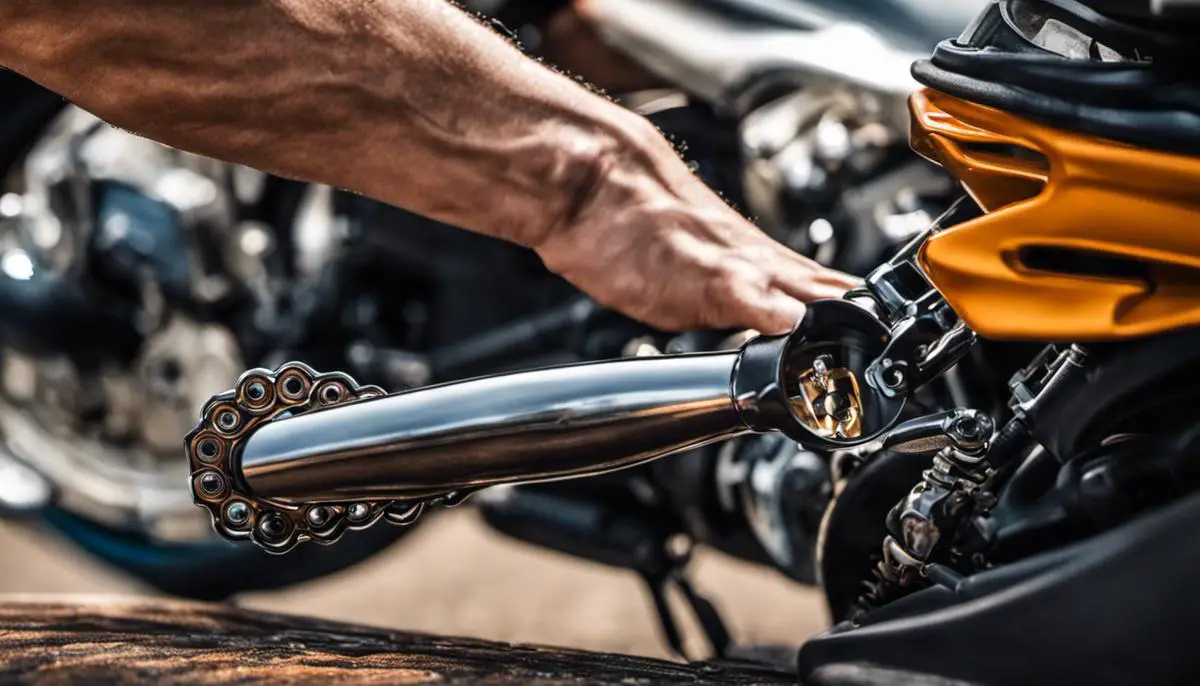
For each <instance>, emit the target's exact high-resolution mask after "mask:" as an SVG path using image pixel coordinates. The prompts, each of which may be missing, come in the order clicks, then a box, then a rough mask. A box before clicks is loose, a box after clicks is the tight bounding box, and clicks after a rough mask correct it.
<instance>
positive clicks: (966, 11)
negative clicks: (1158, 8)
mask: <svg viewBox="0 0 1200 686" xmlns="http://www.w3.org/2000/svg"><path fill="white" fill-rule="evenodd" d="M988 1H989V0H709V3H710V4H712V5H715V6H722V7H724V8H726V9H727V10H730V11H733V12H736V13H738V14H742V15H746V16H752V17H756V18H758V19H761V20H763V21H769V22H774V23H779V24H782V25H786V26H793V27H801V28H813V27H817V26H821V25H826V24H830V23H834V22H847V21H848V22H855V23H858V24H863V25H866V26H869V27H871V28H872V29H873V30H875V31H876V32H877V33H879V34H881V35H883V36H885V37H886V38H888V39H889V40H891V41H893V42H894V43H895V44H896V45H898V46H901V47H905V48H909V49H913V50H919V51H924V50H932V49H933V47H934V46H935V45H937V43H938V42H939V41H941V40H944V39H946V38H953V37H955V36H957V35H958V34H959V33H961V32H962V30H963V29H964V28H966V26H967V24H969V23H970V22H971V20H972V19H974V18H975V16H976V15H977V14H979V12H980V11H981V10H982V9H983V7H984V6H985V5H987V4H988ZM1145 1H1146V2H1149V0H1145Z"/></svg>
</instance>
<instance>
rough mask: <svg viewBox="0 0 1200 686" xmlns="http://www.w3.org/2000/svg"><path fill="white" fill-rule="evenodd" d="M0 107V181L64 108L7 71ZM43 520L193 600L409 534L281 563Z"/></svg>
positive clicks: (238, 548) (385, 531) (242, 550)
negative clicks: (165, 543) (164, 543)
mask: <svg viewBox="0 0 1200 686" xmlns="http://www.w3.org/2000/svg"><path fill="white" fill-rule="evenodd" d="M0 102H2V103H4V106H3V107H0V178H3V177H4V176H5V174H6V173H7V171H8V170H9V169H10V168H12V167H13V165H15V164H17V163H19V162H20V160H21V159H22V157H23V156H24V155H25V154H26V153H27V152H28V150H29V148H30V147H31V146H32V145H33V144H34V143H35V142H36V141H37V140H38V137H39V136H40V135H41V134H42V132H43V131H44V130H45V129H46V127H47V126H48V125H49V124H50V123H51V122H52V121H53V119H54V117H55V116H56V115H57V114H58V113H59V112H61V111H62V109H63V108H64V107H65V106H66V104H67V103H66V101H65V100H63V99H62V98H61V97H59V96H57V95H55V94H53V93H51V92H49V91H47V90H45V89H43V88H42V87H40V86H38V85H37V84H35V83H33V82H31V81H29V80H27V79H25V78H22V77H21V76H19V75H17V74H15V73H12V72H6V71H0ZM180 440H182V436H181V437H180ZM181 459H182V457H181ZM34 466H35V467H36V465H34ZM41 517H42V520H43V521H44V522H45V523H46V524H48V525H49V526H50V527H51V528H53V529H55V530H57V531H58V532H59V533H61V534H62V535H64V536H65V537H66V538H67V539H69V540H70V541H71V542H72V543H74V544H75V545H77V546H79V547H80V548H83V549H84V550H85V551H87V552H88V553H89V554H91V555H93V556H95V557H97V558H99V559H100V560H102V561H103V562H105V563H107V564H109V565H111V566H113V567H116V568H117V569H119V570H121V571H123V572H124V573H126V574H129V575H130V576H132V577H134V578H136V579H138V580H140V581H142V582H144V583H146V584H149V585H150V586H152V587H154V588H156V589H158V590H160V591H162V592H164V593H168V594H171V595H175V596H180V597H185V598H191V599H196V600H223V599H226V598H228V597H230V596H232V595H234V594H237V593H239V592H244V591H254V590H262V589H272V588H279V587H281V586H287V585H290V584H296V583H300V582H303V581H307V580H309V579H314V578H317V577H321V576H325V575H327V574H332V573H334V572H337V571H339V570H341V569H344V568H346V567H349V566H351V565H354V564H357V563H359V562H361V561H362V560H365V559H366V558H368V557H370V556H372V555H374V554H375V553H377V552H379V551H381V550H383V549H384V548H387V547H388V546H390V545H392V544H393V543H395V542H396V541H397V540H399V539H400V538H401V537H402V536H403V535H404V534H405V532H406V531H407V529H404V528H399V527H383V526H381V527H375V528H373V529H371V530H368V531H360V532H351V533H350V534H348V535H347V536H346V537H345V538H343V539H342V541H341V542H340V543H339V544H338V545H336V546H332V547H325V546H320V545H308V546H304V547H302V548H300V549H297V550H296V551H294V552H293V553H292V554H290V555H287V556H286V557H284V556H276V555H270V554H268V553H266V552H264V551H262V550H260V549H258V548H256V547H254V546H252V545H249V544H234V543H229V542H226V541H222V540H218V539H215V538H214V540H213V541H212V542H211V543H203V544H196V545H162V544H160V543H157V542H154V541H151V540H149V539H147V538H145V537H142V536H139V535H137V534H133V533H129V532H123V531H116V530H113V529H108V528H105V527H103V526H100V525H98V524H96V523H95V522H91V521H89V520H87V519H85V518H83V517H80V516H78V515H76V514H73V513H70V512H67V511H65V510H62V509H59V508H57V507H53V506H51V507H50V508H48V509H47V510H46V511H44V512H43V513H41Z"/></svg>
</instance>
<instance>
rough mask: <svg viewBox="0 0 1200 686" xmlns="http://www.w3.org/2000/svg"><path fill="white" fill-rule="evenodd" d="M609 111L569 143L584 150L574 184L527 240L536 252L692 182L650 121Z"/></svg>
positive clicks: (659, 202)
mask: <svg viewBox="0 0 1200 686" xmlns="http://www.w3.org/2000/svg"><path fill="white" fill-rule="evenodd" d="M608 114H609V113H608V112H606V115H608ZM611 115H612V116H606V118H605V120H604V121H603V122H601V123H599V124H597V125H595V126H594V127H593V128H592V131H591V138H590V140H591V141H592V143H591V144H590V145H578V146H574V147H575V149H576V150H586V152H585V153H584V156H583V158H582V159H581V160H578V161H579V163H580V168H579V171H578V173H576V174H575V175H574V179H575V180H576V183H573V184H571V185H570V186H569V187H568V188H567V193H566V195H565V196H564V197H563V199H562V202H561V204H560V208H559V211H558V212H556V213H555V214H554V216H553V217H552V218H551V221H550V222H548V224H547V225H546V227H545V228H544V229H543V231H541V232H540V234H539V235H538V236H537V240H536V241H535V242H533V243H531V244H530V245H529V247H531V248H533V249H534V250H536V251H538V252H539V253H543V252H544V251H545V249H547V248H549V247H551V246H554V247H555V248H557V246H560V245H562V244H563V243H564V241H567V242H569V241H570V238H569V236H570V235H571V234H575V233H577V232H578V231H580V230H582V229H583V228H586V227H588V226H598V225H607V224H611V223H614V222H616V221H617V217H616V215H618V214H620V213H621V212H622V210H624V209H627V208H631V207H645V206H647V205H655V206H664V204H665V203H669V202H670V201H671V200H676V199H680V200H681V199H682V198H681V195H682V194H681V192H680V190H681V189H683V188H686V186H687V184H688V182H694V181H696V179H695V177H694V176H692V174H691V172H690V171H689V170H688V169H687V166H686V165H684V164H683V162H682V161H681V160H680V158H679V156H678V154H677V153H676V152H675V150H674V148H672V147H671V144H670V143H668V142H667V141H666V139H664V138H663V137H662V135H661V134H660V133H659V131H658V129H656V128H655V127H654V125H653V124H651V123H650V122H649V121H647V120H646V119H644V118H643V117H641V116H640V115H637V114H634V113H632V112H629V111H627V110H617V111H616V112H612V113H611ZM543 257H545V255H543Z"/></svg>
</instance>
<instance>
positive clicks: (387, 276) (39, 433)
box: [0, 1, 965, 600]
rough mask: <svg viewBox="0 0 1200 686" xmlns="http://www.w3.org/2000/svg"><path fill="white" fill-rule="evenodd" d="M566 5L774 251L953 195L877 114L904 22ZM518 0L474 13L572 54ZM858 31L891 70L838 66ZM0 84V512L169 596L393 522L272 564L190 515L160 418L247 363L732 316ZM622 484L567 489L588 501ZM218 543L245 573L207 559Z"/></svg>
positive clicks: (277, 576)
mask: <svg viewBox="0 0 1200 686" xmlns="http://www.w3.org/2000/svg"><path fill="white" fill-rule="evenodd" d="M751 4H753V3H751ZM589 5H590V9H589V12H590V13H591V14H589V20H588V22H589V23H588V26H589V30H590V31H592V32H594V33H595V34H596V35H597V40H596V42H595V46H596V47H594V48H589V50H592V51H593V52H588V53H587V54H588V55H591V56H592V57H593V58H599V57H603V56H604V55H609V56H608V57H607V58H606V59H608V60H610V61H613V62H619V63H620V64H621V65H623V66H622V70H617V71H614V72H613V73H614V74H616V76H614V77H612V78H609V76H608V74H609V71H608V70H603V69H601V68H600V67H596V69H597V74H596V76H597V77H598V80H600V81H601V82H602V83H603V84H604V85H607V86H609V87H612V88H617V89H621V90H620V92H619V93H618V96H617V97H618V99H619V101H620V102H622V104H625V105H626V106H627V107H630V108H633V109H636V110H637V111H639V112H641V113H643V114H644V115H646V116H647V117H649V118H650V119H652V120H653V121H655V122H656V123H657V124H658V125H659V126H660V128H662V130H663V131H664V133H666V134H667V135H669V136H672V137H673V138H674V139H675V140H676V141H677V143H678V144H679V146H680V147H681V148H683V147H685V145H686V151H685V154H686V155H687V157H688V159H690V160H694V164H695V168H696V171H697V173H698V174H699V175H700V176H701V177H702V178H704V179H705V180H706V181H707V182H708V183H709V184H710V185H711V186H713V187H714V188H716V189H718V191H720V192H721V193H722V195H724V196H725V197H726V198H727V199H729V200H730V202H731V203H733V204H735V205H736V206H738V207H739V208H741V209H743V211H745V212H747V213H750V214H753V215H756V216H757V217H758V218H759V223H760V225H762V226H763V228H764V230H767V231H769V232H771V233H772V235H774V236H776V237H777V238H778V239H779V240H781V241H784V242H786V243H787V244H788V245H791V246H792V247H794V248H796V249H797V250H801V251H804V252H805V253H807V254H809V255H811V256H813V257H815V258H816V259H819V260H821V261H824V262H826V263H829V264H833V265H835V266H838V267H840V268H842V269H846V270H849V271H856V270H857V271H860V272H865V270H866V268H867V267H868V266H869V265H871V264H874V263H876V262H877V261H878V259H879V256H880V255H882V254H884V253H885V252H887V251H888V250H890V247H889V246H893V245H895V244H897V243H898V242H902V241H903V240H906V239H907V238H908V237H909V236H911V235H912V234H913V232H914V231H916V230H918V228H919V227H920V226H922V225H923V224H925V223H927V221H928V219H929V218H930V216H932V215H936V214H937V213H938V212H940V211H941V209H942V208H944V206H945V205H947V204H948V203H949V199H950V196H951V195H952V193H953V187H952V184H951V183H950V182H949V177H948V176H947V175H944V174H942V173H940V172H939V171H937V168H936V167H935V166H934V165H932V164H928V163H925V162H922V161H920V160H918V159H916V158H914V157H913V156H912V155H911V154H910V153H909V152H908V151H907V150H906V146H905V144H904V134H903V131H904V130H905V129H906V127H907V124H906V123H905V122H904V121H903V117H902V116H900V115H898V114H897V113H898V112H901V110H900V106H901V104H902V102H903V95H904V93H906V92H907V91H908V90H909V89H911V86H912V83H911V81H910V80H908V77H907V75H906V74H903V73H901V72H903V71H904V70H905V69H906V68H907V67H906V65H907V63H908V62H909V61H910V56H911V54H912V50H913V49H914V48H913V46H914V45H917V44H918V43H920V41H917V42H916V43H914V42H912V41H913V39H912V36H909V37H908V38H905V39H904V40H901V39H900V38H898V37H895V36H891V34H888V36H890V37H880V36H879V35H876V33H878V31H883V30H885V29H887V27H886V26H883V25H882V24H876V28H877V29H878V31H876V32H871V31H866V30H859V29H855V28H854V26H852V25H850V24H848V23H847V22H848V21H859V20H863V21H867V19H863V18H862V17H861V16H860V15H843V14H841V13H838V12H828V11H827V12H825V13H824V14H822V15H821V17H822V18H821V19H820V20H819V21H818V20H817V18H815V16H816V15H814V17H810V18H809V20H808V21H806V22H801V21H799V20H798V19H797V17H796V16H791V17H790V18H789V17H787V16H775V15H774V14H772V13H771V12H770V11H768V13H767V14H760V15H758V19H757V20H756V21H757V22H758V24H756V26H757V27H758V28H756V29H755V30H754V31H749V30H747V29H746V28H745V27H744V26H743V25H742V24H741V23H739V22H740V21H741V20H740V19H735V17H734V15H733V14H731V12H732V11H734V10H737V11H738V12H743V11H744V10H745V8H741V9H739V8H738V7H736V6H737V5H738V3H732V4H731V3H729V2H724V1H722V2H716V1H714V2H711V3H671V2H652V3H633V4H629V3H619V2H613V3H589ZM539 6H540V4H539V3H528V2H515V1H514V2H508V3H505V4H504V6H503V7H499V8H496V7H493V8H491V9H490V11H491V12H493V13H494V15H495V16H496V17H498V18H499V19H500V21H501V22H507V24H510V25H512V26H513V27H515V28H516V30H517V31H518V32H519V33H520V34H522V35H523V36H524V39H525V40H526V42H527V43H529V45H530V46H533V47H531V49H533V50H535V51H536V50H540V51H541V52H540V53H536V54H542V53H544V54H546V55H547V56H549V57H550V58H551V59H559V60H561V61H563V62H568V63H569V62H571V56H570V55H568V54H566V52H565V51H564V49H563V47H562V46H563V45H565V44H570V43H571V41H570V40H562V39H558V40H557V42H556V41H555V40H554V39H555V38H556V36H557V34H556V33H555V32H554V31H551V30H549V27H548V26H547V21H548V19H547V17H553V16H560V15H554V14H553V13H550V14H542V15H537V16H535V15H534V14H530V12H531V11H532V10H534V9H536V8H538V7H539ZM797 6H799V5H797ZM543 7H549V5H546V6H543ZM560 9H570V8H567V7H566V6H565V4H560ZM597 12H599V14H597ZM647 12H650V13H651V14H647ZM737 16H738V17H740V16H742V15H741V14H738V15H737ZM906 16H907V15H906ZM913 16H914V17H916V18H917V19H920V20H922V21H923V20H924V19H926V18H927V17H925V15H913ZM522 17H524V18H522ZM911 18H912V17H910V19H911ZM928 18H929V19H930V21H932V17H928ZM964 22H965V19H964ZM919 23H920V21H915V22H913V21H910V24H911V25H915V24H919ZM539 27H540V28H541V30H542V35H543V40H541V42H540V43H538V41H535V40H534V39H533V37H532V34H531V33H530V31H531V30H534V29H537V28H539ZM498 28H500V27H498ZM501 30H503V29H501ZM905 33H906V35H907V34H910V33H912V32H910V31H908V30H906V31H905ZM913 35H917V34H913ZM717 36H724V37H725V38H727V39H729V41H730V42H729V45H730V46H735V45H736V46H737V49H736V50H735V51H733V52H736V53H738V54H740V55H741V57H739V58H738V61H737V63H736V69H722V70H721V72H720V73H721V76H720V78H715V79H707V80H706V79H697V78H696V76H695V74H705V73H708V72H709V71H710V70H711V69H713V64H714V59H719V60H720V61H721V62H725V63H728V64H730V65H732V64H733V62H732V61H731V60H730V57H731V54H730V53H722V54H721V55H713V54H710V53H709V52H706V51H705V50H702V49H701V47H702V46H704V45H708V44H714V39H715V37H717ZM568 37H570V36H568ZM760 37H769V38H770V40H771V41H772V42H771V43H770V44H771V45H774V46H775V47H774V48H772V49H766V46H767V43H763V44H762V45H759V43H760V41H759V40H758V38H760ZM681 39H682V40H681ZM722 40H724V39H722ZM905 41H908V42H905ZM715 42H716V43H720V42H721V41H715ZM931 45H932V39H929V41H928V42H927V44H925V45H924V47H923V48H922V49H923V50H928V47H929V46H931ZM603 51H608V52H603ZM854 52H858V53H862V54H868V53H869V54H870V55H871V57H872V59H873V60H874V62H873V64H876V65H879V66H880V69H882V70H885V71H886V72H887V74H888V75H887V77H886V78H884V77H878V76H874V75H872V74H870V73H864V71H863V70H862V69H858V70H857V71H856V70H849V69H846V68H844V67H843V66H841V65H840V64H839V63H840V62H842V61H843V58H844V57H845V56H846V55H847V54H850V53H854ZM784 57H786V59H782V58H784ZM575 59H576V60H577V61H578V56H577V53H576V57H575ZM585 63H586V60H585ZM631 65H632V66H631ZM689 65H690V66H689ZM689 70H690V71H691V72H694V73H693V75H692V76H686V75H687V73H688V72H689ZM584 73H585V75H587V76H589V77H590V74H587V73H586V72H584ZM716 73H717V72H715V71H714V72H713V74H714V75H715V74H716ZM685 76H686V78H685ZM618 77H619V78H618ZM0 97H2V99H3V102H4V103H5V106H4V110H3V112H2V113H0V178H3V179H4V185H3V187H2V188H0V312H3V315H2V316H0V361H2V369H0V372H2V373H0V434H2V436H3V442H2V446H0V475H3V477H4V478H0V514H4V515H6V516H9V517H14V518H24V519H28V520H32V521H34V522H37V523H41V524H48V525H49V526H51V527H52V528H54V529H56V530H57V531H58V532H60V533H62V534H64V535H65V536H67V537H68V538H69V539H70V540H71V541H73V542H74V543H76V544H77V545H79V546H81V547H82V548H84V549H85V550H87V551H88V552H90V553H92V554H94V555H96V556H98V557H99V558H101V559H102V560H104V561H105V562H107V563H109V564H111V565H114V566H116V567H117V568H119V569H122V570H124V571H126V572H128V573H130V574H132V575H134V576H135V577H137V578H139V579H141V580H143V581H145V582H147V583H149V584H150V585H152V586H154V587H156V588H158V589H161V590H164V591H166V592H168V593H171V594H176V595H182V596H186V597H190V598H197V599H206V600H211V599H223V598H227V597H229V596H230V595H232V594H235V593H238V592H240V591H246V590H255V589H262V588H274V587H277V586H281V585H286V584H290V583H295V582H299V581H303V580H306V579H309V578H313V577H316V576H321V575H324V574H327V573H330V572H332V571H336V570H337V569H341V568H343V567H345V566H348V565H351V564H354V563H356V562H358V561H359V560H362V559H365V558H366V557H368V556H370V555H373V554H375V553H376V552H378V551H379V550H382V549H383V548H385V547H387V546H390V545H392V544H393V543H394V542H395V541H396V540H397V539H398V537H399V536H400V535H401V530H395V531H385V530H372V531H365V532H361V533H359V534H356V535H354V536H352V537H350V538H349V539H348V540H347V542H346V544H345V545H343V546H341V547H339V548H337V549H331V550H326V549H320V550H313V549H305V550H302V551H299V552H297V553H296V555H294V556H292V558H291V559H289V560H288V561H287V562H286V563H284V562H282V561H280V560H279V559H277V558H274V557H271V556H268V555H264V554H261V553H259V552H258V551H256V550H253V549H248V548H244V547H238V546H231V545H229V544H228V543H227V542H225V541H223V540H221V539H219V538H218V537H215V536H214V534H213V533H212V531H211V529H210V527H209V526H208V523H207V521H206V520H205V519H204V518H203V517H202V516H198V515H199V513H197V512H196V511H195V510H194V508H192V506H191V504H190V497H189V495H188V492H187V490H186V489H185V488H183V487H182V484H183V483H185V482H186V475H185V473H184V471H183V470H182V467H181V465H179V464H178V461H177V460H176V459H175V457H176V453H175V451H176V450H177V439H178V436H179V435H182V434H183V433H185V432H186V431H187V430H188V429H189V428H190V427H191V424H192V422H193V418H194V416H195V414H196V412H197V411H198V410H199V408H200V407H201V406H202V405H203V403H204V402H205V400H206V399H207V398H208V397H209V396H210V395H212V394H213V393H215V392H217V391H219V390H220V389H221V388H224V387H226V386H228V384H229V383H231V382H232V381H233V380H234V379H235V378H236V376H237V374H238V371H239V370H241V369H243V368H245V367H248V366H256V365H262V366H266V367H276V366H278V365H279V364H281V363H282V362H284V361H286V360H289V359H304V360H306V361H308V362H310V363H312V364H314V365H317V366H319V367H327V368H338V369H346V370H348V371H349V372H351V373H352V374H353V375H354V376H355V377H356V378H359V379H363V380H364V381H367V382H370V383H374V384H379V385H380V386H382V387H385V388H388V389H392V390H401V389H406V388H414V387H419V386H423V385H427V384H430V383H435V382H440V381H448V380H453V379H459V378H466V377H470V376H473V375H478V374H482V373H491V372H495V371H502V370H506V369H514V368H527V367H530V366H537V365H544V364H552V363H559V362H573V361H584V360H596V359H605V358H610V357H616V356H620V355H622V354H626V353H632V352H637V351H639V350H640V351H646V350H648V349H650V348H655V349H658V348H661V349H665V350H672V351H674V350H681V349H711V348H712V347H713V346H716V345H721V344H722V340H723V339H725V338H727V337H728V334H730V333H732V332H718V333H698V334H690V335H687V336H681V337H672V336H667V335H664V334H662V333H661V332H656V331H651V330H648V329H646V328H645V327H642V326H640V325H637V324H636V323H634V322H630V321H628V320H625V319H623V318H621V317H618V316H616V315H614V314H612V313H609V312H605V311H602V310H600V309H598V308H597V307H595V305H594V304H593V303H591V302H590V301H588V300H587V299H585V298H581V297H580V295H579V294H578V293H577V292H576V291H575V290H574V289H572V288H571V287H570V286H569V285H567V284H565V283H564V282H562V281H561V280H559V279H557V278H556V277H554V276H553V275H551V274H549V273H548V272H546V270H545V269H544V268H543V267H542V265H541V264H540V262H539V261H538V260H537V259H536V257H534V256H533V255H532V254H531V253H529V252H527V251H524V250H520V249H517V248H514V247H511V246H507V245H503V244H500V243H497V242H495V241H491V240H488V239H485V238H481V237H479V236H475V235H472V234H467V233H465V232H462V231H460V230H457V229H454V228H452V227H446V226H442V225H440V224H436V223H434V222H430V221H427V220H425V219H423V218H420V217H416V216H414V215H411V214H408V213H406V212H403V211H401V210H397V209H395V208H391V207H387V206H384V205H381V204H379V203H375V202H373V201H370V200H368V199H365V198H361V197H358V196H354V195H350V194H345V193H341V192H337V191H334V190H332V189H328V188H323V187H318V186H312V185H308V184H301V183H297V182H292V181H288V180H284V179H279V178H275V177H271V176H268V175H265V174H262V173H259V172H257V171H255V170H251V169H246V168H242V167H237V166H232V165H226V164H222V163H218V162H215V161H213V160H208V159H204V158H200V157H197V156H194V155H188V154H185V153H182V152H179V151H175V150H170V149H168V148H164V147H162V146H158V145H156V144H154V143H151V142H149V141H146V140H144V139H141V138H137V137H135V136H132V135H130V134H127V133H125V132H123V131H119V130H116V129H114V128H112V127H109V126H107V125H105V124H104V123H103V122H101V121H99V120H97V119H96V118H94V117H92V116H91V115H90V114H88V113H86V112H83V111H81V110H79V109H77V108H74V107H72V106H69V105H67V104H66V103H64V102H63V101H62V100H61V99H60V98H58V97H56V96H54V95H53V94H50V93H48V92H46V91H44V90H42V89H40V88H39V87H37V86H35V85H33V84H31V83H30V82H28V81H25V80H23V79H21V78H19V77H17V76H16V75H14V74H11V73H0ZM80 331H86V332H87V335H86V336H80V335H79V334H78V332H80ZM628 488H629V487H628V485H627V484H625V483H623V482H622V483H618V484H615V485H614V488H613V489H606V490H605V491H604V492H603V493H602V494H596V493H591V494H588V496H587V497H588V498H590V499H591V500H596V499H599V500H600V501H601V503H602V504H603V505H604V506H605V507H609V506H611V505H612V504H613V503H614V502H620V501H621V500H622V499H628V495H627V494H626V493H625V491H626V490H628ZM521 495H527V494H521ZM612 498H616V501H613V500H611V499H612ZM576 500H578V499H577V498H576ZM515 502H516V501H512V500H510V503H514V504H515ZM585 502H590V501H587V500H585ZM489 511H490V512H491V514H489V515H488V517H489V519H490V520H491V521H494V522H497V526H498V527H500V528H501V529H504V530H509V531H512V530H513V529H512V526H514V525H513V524H512V523H511V522H507V523H501V522H499V515H498V514H496V513H497V512H498V509H497V508H495V507H493V508H491V509H490V510H489ZM663 516H664V517H672V518H674V519H677V517H675V516H674V515H668V514H664V515H663ZM510 519H511V518H510ZM670 528H671V529H672V531H674V530H676V529H677V528H678V527H676V526H675V525H674V523H672V526H671V527H670ZM730 545H740V544H735V543H731V544H730ZM235 567H236V568H240V569H246V570H250V571H248V572H247V573H245V574H239V575H229V574H222V573H218V572H219V571H220V570H226V569H230V568H235Z"/></svg>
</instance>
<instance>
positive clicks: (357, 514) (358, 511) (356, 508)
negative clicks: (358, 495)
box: [346, 503, 371, 522]
mask: <svg viewBox="0 0 1200 686" xmlns="http://www.w3.org/2000/svg"><path fill="white" fill-rule="evenodd" d="M370 514H371V508H370V507H368V506H367V505H366V504H365V503H354V504H353V505H351V506H350V509H348V510H347V511H346V516H347V517H349V518H350V520H351V521H355V522H360V521H362V520H364V519H366V518H367V516H368V515H370Z"/></svg>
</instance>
